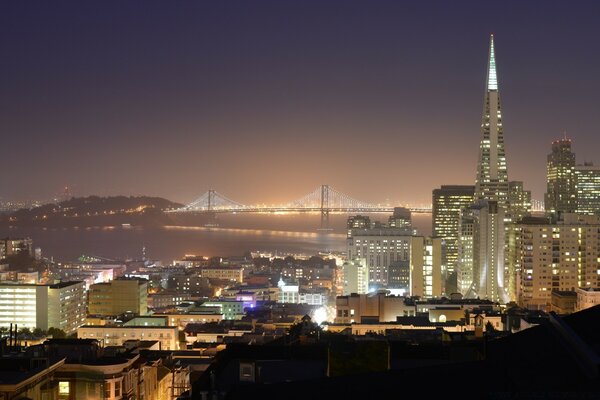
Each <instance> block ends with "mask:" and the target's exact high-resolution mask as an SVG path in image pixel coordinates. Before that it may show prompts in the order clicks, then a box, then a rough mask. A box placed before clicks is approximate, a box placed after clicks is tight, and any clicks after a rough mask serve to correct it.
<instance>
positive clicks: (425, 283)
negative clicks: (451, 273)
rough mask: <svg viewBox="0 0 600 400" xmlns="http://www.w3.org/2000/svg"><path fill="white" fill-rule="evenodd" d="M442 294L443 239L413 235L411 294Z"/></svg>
mask: <svg viewBox="0 0 600 400" xmlns="http://www.w3.org/2000/svg"><path fill="white" fill-rule="evenodd" d="M442 294H443V285H442V239H441V238H432V237H427V236H413V237H411V244H410V295H411V296H420V297H428V298H431V297H440V296H441V295H442Z"/></svg>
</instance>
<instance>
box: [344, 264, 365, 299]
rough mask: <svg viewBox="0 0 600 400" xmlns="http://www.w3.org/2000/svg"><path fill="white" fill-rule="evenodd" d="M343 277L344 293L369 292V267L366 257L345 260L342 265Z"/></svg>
mask: <svg viewBox="0 0 600 400" xmlns="http://www.w3.org/2000/svg"><path fill="white" fill-rule="evenodd" d="M341 274H342V277H343V281H344V284H343V291H342V294H343V295H349V294H351V293H358V294H365V293H368V292H369V268H368V267H367V260H365V259H364V258H358V259H353V260H350V261H346V262H344V264H342V267H341Z"/></svg>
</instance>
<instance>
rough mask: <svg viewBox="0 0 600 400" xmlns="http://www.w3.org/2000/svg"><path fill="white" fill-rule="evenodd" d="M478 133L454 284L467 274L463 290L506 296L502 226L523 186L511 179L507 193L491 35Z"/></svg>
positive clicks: (522, 202)
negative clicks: (466, 225) (472, 183)
mask: <svg viewBox="0 0 600 400" xmlns="http://www.w3.org/2000/svg"><path fill="white" fill-rule="evenodd" d="M481 133H482V137H481V143H480V145H479V161H478V164H477V178H476V179H475V203H476V206H474V207H473V208H472V209H471V210H469V211H466V212H465V213H469V214H472V215H471V217H470V218H469V220H471V221H472V224H473V227H472V229H464V228H462V227H461V229H459V244H460V246H463V247H464V248H463V249H462V250H463V251H461V256H460V257H459V262H461V263H463V264H462V265H459V266H458V268H457V269H458V275H460V279H459V281H460V282H459V287H461V290H463V291H464V289H465V288H466V287H467V286H468V285H467V283H468V282H465V279H468V278H469V277H472V279H473V282H472V284H471V285H470V290H469V292H468V295H470V296H477V297H481V298H486V299H489V300H493V301H498V302H506V301H507V300H508V293H507V291H506V290H505V280H504V276H505V266H506V265H509V264H510V260H508V262H507V260H506V259H505V255H506V256H508V254H509V253H507V252H505V248H506V247H507V245H508V242H507V240H506V238H507V237H508V236H507V235H506V231H505V227H509V226H510V225H509V224H510V223H511V222H512V221H513V219H514V218H515V217H516V214H523V213H524V212H526V211H527V193H526V192H524V191H523V190H522V185H519V184H518V183H517V182H515V184H514V185H513V187H512V190H513V191H514V192H515V193H514V195H511V194H510V190H511V185H510V183H509V181H508V171H507V168H506V155H505V150H504V134H503V131H502V113H501V108H500V94H499V92H498V75H497V72H496V54H495V49H494V35H492V36H491V37H490V51H489V56H488V69H487V80H486V90H485V99H484V106H483V117H482V121H481ZM521 192H522V193H521ZM511 200H512V201H514V202H515V210H514V211H515V212H514V214H515V216H513V210H511V203H510V202H511ZM517 203H518V204H517ZM464 216H466V215H464ZM464 216H463V217H464ZM465 232H468V233H469V234H470V235H471V237H470V238H461V236H460V235H461V234H463V233H465ZM463 239H465V240H463ZM467 239H468V240H467ZM469 243H472V246H473V249H472V251H464V250H466V249H467V247H465V246H467V245H468V244H469ZM468 254H471V256H472V260H466V259H465V257H466V256H467V255H468ZM465 263H466V264H465Z"/></svg>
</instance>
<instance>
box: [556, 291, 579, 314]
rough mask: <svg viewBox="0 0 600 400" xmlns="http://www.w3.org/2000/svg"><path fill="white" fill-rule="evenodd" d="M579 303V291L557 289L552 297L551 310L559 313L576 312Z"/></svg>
mask: <svg viewBox="0 0 600 400" xmlns="http://www.w3.org/2000/svg"><path fill="white" fill-rule="evenodd" d="M576 305H577V293H576V292H574V291H572V290H569V291H559V290H555V291H553V292H552V296H551V297H550V311H554V312H555V313H557V314H571V313H573V312H575V307H576Z"/></svg>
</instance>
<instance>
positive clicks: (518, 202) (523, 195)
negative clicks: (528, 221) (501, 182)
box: [507, 181, 531, 222]
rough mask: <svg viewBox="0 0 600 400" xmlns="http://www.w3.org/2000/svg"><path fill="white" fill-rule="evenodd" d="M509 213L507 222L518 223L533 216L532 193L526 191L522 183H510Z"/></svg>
mask: <svg viewBox="0 0 600 400" xmlns="http://www.w3.org/2000/svg"><path fill="white" fill-rule="evenodd" d="M507 213H508V215H507V216H508V217H509V218H510V221H507V222H518V221H520V220H521V219H523V218H525V217H528V216H530V215H531V191H530V190H525V189H524V188H523V182H521V181H510V182H508V208H507Z"/></svg>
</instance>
